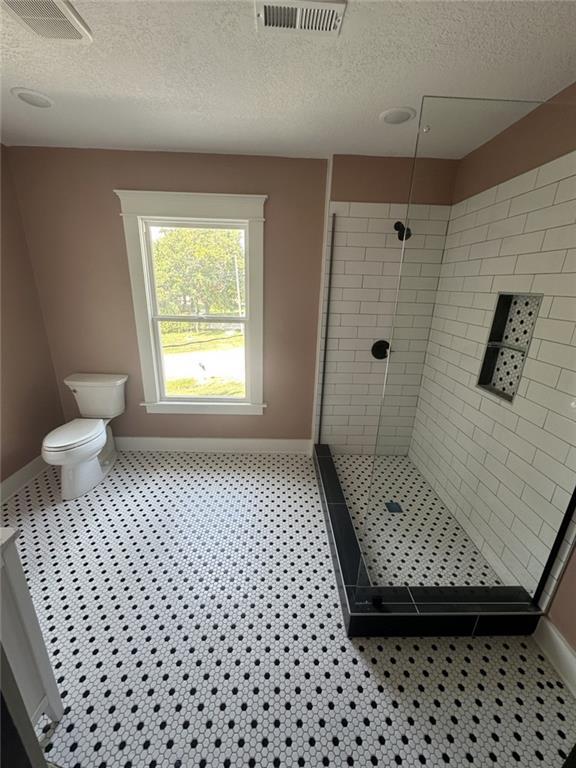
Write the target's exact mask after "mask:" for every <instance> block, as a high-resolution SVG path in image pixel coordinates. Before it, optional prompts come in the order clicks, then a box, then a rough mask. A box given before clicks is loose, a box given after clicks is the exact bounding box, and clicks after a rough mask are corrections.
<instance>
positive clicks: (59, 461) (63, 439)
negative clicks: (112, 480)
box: [42, 374, 128, 499]
mask: <svg viewBox="0 0 576 768" xmlns="http://www.w3.org/2000/svg"><path fill="white" fill-rule="evenodd" d="M127 378H128V377H127V376H125V375H123V374H121V375H116V374H74V375H72V376H69V377H68V378H66V379H65V380H64V382H65V384H66V385H67V386H68V387H69V388H70V389H71V390H72V392H73V394H74V397H75V398H76V401H77V403H78V407H79V410H80V413H81V415H82V416H85V417H86V418H79V419H72V421H69V422H68V423H67V424H63V425H62V426H61V427H57V428H56V429H54V430H52V432H50V433H49V434H47V435H46V437H45V438H44V440H43V442H42V458H43V459H44V461H45V462H46V463H47V464H51V465H55V466H59V467H61V480H62V498H63V499H76V498H78V497H79V496H82V495H84V494H85V493H88V491H90V490H92V488H94V487H95V486H96V485H98V483H100V482H101V481H102V480H103V479H104V478H105V477H106V475H107V474H108V472H109V471H110V470H111V469H112V467H113V465H114V461H115V459H116V448H115V445H114V437H113V435H112V429H111V428H110V425H109V422H110V420H111V418H113V417H114V416H118V415H119V414H120V413H123V411H124V384H125V382H126V379H127Z"/></svg>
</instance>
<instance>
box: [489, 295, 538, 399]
mask: <svg viewBox="0 0 576 768" xmlns="http://www.w3.org/2000/svg"><path fill="white" fill-rule="evenodd" d="M541 301H542V295H541V294H534V293H500V294H499V295H498V301H497V303H496V311H495V313H494V319H493V320H492V328H491V329H490V336H489V338H488V345H487V347H486V351H485V353H484V360H483V361H482V368H481V369H480V376H479V378H478V386H479V387H482V389H485V390H487V391H488V392H491V393H492V394H493V395H497V396H498V397H501V398H503V399H504V400H508V401H509V402H510V401H512V400H513V399H514V395H515V394H516V391H517V390H518V385H519V384H520V377H521V375H522V369H523V367H524V362H525V360H526V355H527V354H528V349H529V347H530V342H531V341H532V334H533V333H534V326H535V324H536V319H537V317H538V312H539V310H540V303H541Z"/></svg>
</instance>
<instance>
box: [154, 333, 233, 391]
mask: <svg viewBox="0 0 576 768" xmlns="http://www.w3.org/2000/svg"><path fill="white" fill-rule="evenodd" d="M159 330H160V344H161V348H162V365H163V369H164V392H165V394H166V396H167V397H218V398H222V397H235V398H244V397H246V368H245V360H244V326H243V324H242V323H194V322H187V323H173V322H170V321H167V320H162V321H160V322H159Z"/></svg>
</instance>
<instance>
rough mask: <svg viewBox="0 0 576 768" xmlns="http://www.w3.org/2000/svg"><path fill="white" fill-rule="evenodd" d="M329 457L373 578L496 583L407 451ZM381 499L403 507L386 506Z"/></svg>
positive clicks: (393, 582)
mask: <svg viewBox="0 0 576 768" xmlns="http://www.w3.org/2000/svg"><path fill="white" fill-rule="evenodd" d="M334 463H335V465H336V469H337V472H338V477H339V479H340V483H341V485H342V490H343V492H344V496H345V497H346V502H347V504H348V508H349V510H350V516H351V518H352V522H353V523H354V528H355V529H356V535H357V537H358V543H359V544H360V548H361V550H362V554H363V555H364V562H365V563H366V568H367V570H368V574H369V576H370V579H371V581H372V583H373V584H375V585H378V586H400V585H406V586H497V585H499V584H501V583H502V582H501V581H500V580H499V579H498V576H497V575H496V573H495V572H494V571H493V569H492V567H491V566H490V565H489V563H488V562H487V561H486V559H485V558H484V556H483V555H482V553H481V552H480V551H479V550H478V548H477V547H476V546H475V544H474V543H473V542H472V541H471V539H469V538H468V536H467V535H466V532H465V531H464V529H463V528H462V526H461V525H460V523H459V522H458V521H457V520H456V518H455V517H453V516H452V514H451V513H450V512H449V511H448V510H447V509H446V507H445V506H444V505H443V504H442V502H441V501H440V499H439V498H438V496H437V495H436V494H435V493H434V491H433V490H432V487H431V486H430V485H429V483H428V482H426V480H425V479H424V478H423V477H422V475H421V474H420V472H419V471H418V469H416V467H415V466H414V464H413V463H412V462H411V461H410V459H409V458H408V457H407V456H374V457H373V456H357V455H336V456H334ZM387 501H397V502H399V503H400V504H401V506H402V508H403V512H401V513H397V512H389V511H388V510H387V509H386V506H385V502H387Z"/></svg>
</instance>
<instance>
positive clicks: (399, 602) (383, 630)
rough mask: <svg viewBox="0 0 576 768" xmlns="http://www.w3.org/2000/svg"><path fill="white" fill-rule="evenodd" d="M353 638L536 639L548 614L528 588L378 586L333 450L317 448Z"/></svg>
mask: <svg viewBox="0 0 576 768" xmlns="http://www.w3.org/2000/svg"><path fill="white" fill-rule="evenodd" d="M313 457H314V467H315V469H316V475H317V478H318V485H319V488H320V496H321V499H322V508H323V511H324V517H325V520H326V530H327V533H328V540H329V544H330V552H331V555H332V560H333V563H334V571H335V575H336V583H337V587H338V595H339V598H340V605H341V608H342V614H343V618H344V626H345V629H346V633H347V635H348V637H411V636H414V637H421V636H453V635H457V636H462V637H474V636H478V635H480V636H482V635H531V634H532V633H533V632H534V630H535V629H536V626H537V624H538V621H539V620H540V617H541V616H542V615H543V611H542V610H541V609H540V608H539V607H538V606H537V605H536V604H535V602H534V601H533V599H532V598H531V596H530V594H529V593H528V592H527V591H526V590H525V589H524V588H523V587H505V586H498V587H417V586H414V587H409V586H401V587H377V586H373V585H372V584H371V582H370V578H369V576H368V571H367V568H366V564H365V562H364V558H363V556H362V551H361V549H360V545H359V543H358V539H357V537H356V532H355V530H354V525H353V524H352V519H351V516H350V511H349V509H348V505H347V503H346V499H345V497H344V493H343V491H342V487H341V485H340V481H339V479H338V473H337V471H336V466H335V464H334V460H333V458H332V453H331V451H330V447H329V446H328V445H324V444H317V445H315V446H314V453H313Z"/></svg>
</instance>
